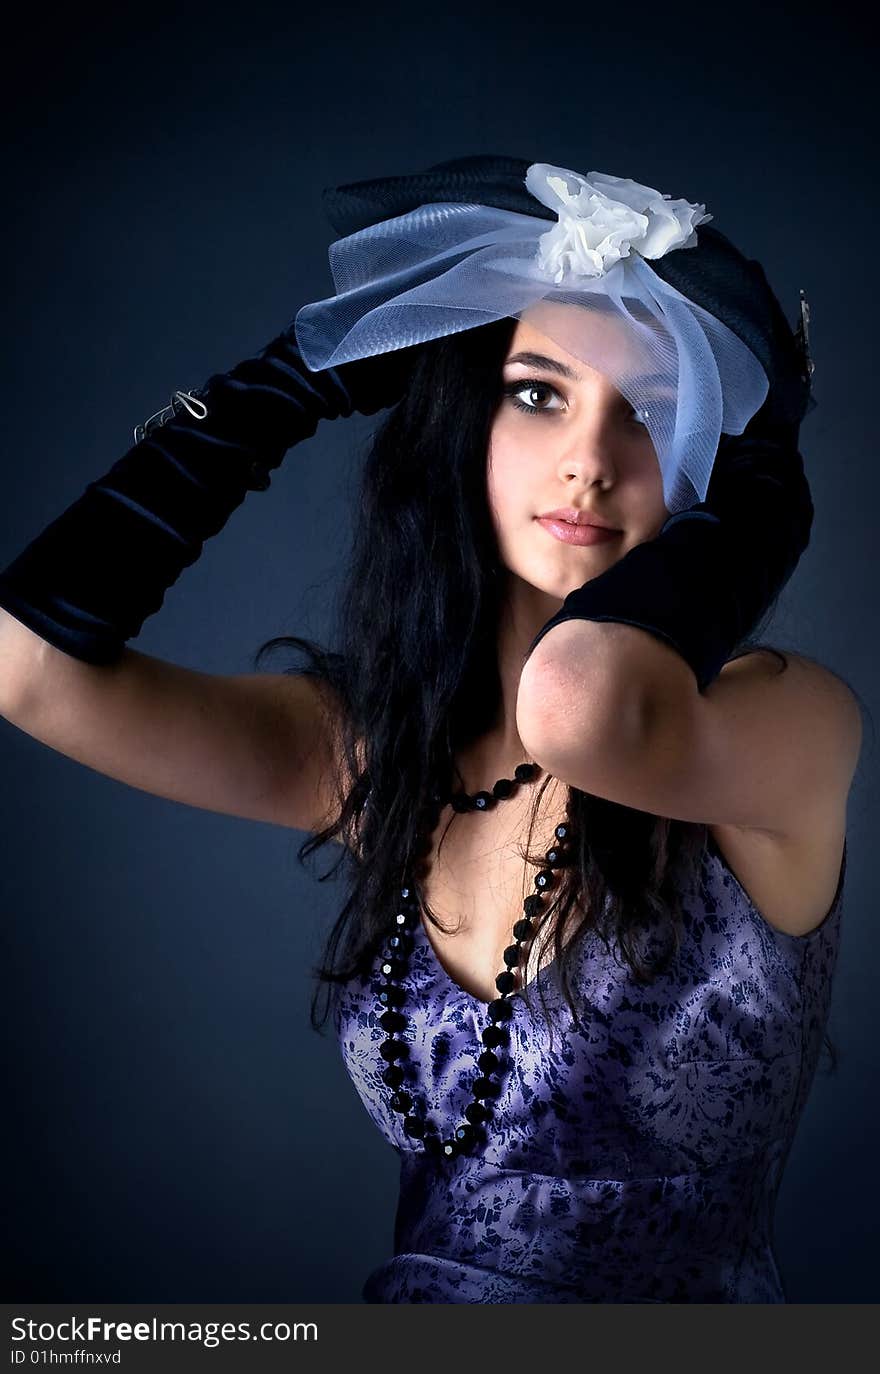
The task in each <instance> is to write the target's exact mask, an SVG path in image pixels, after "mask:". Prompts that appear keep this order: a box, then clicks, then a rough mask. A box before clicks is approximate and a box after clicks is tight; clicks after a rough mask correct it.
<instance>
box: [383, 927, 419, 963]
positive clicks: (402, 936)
mask: <svg viewBox="0 0 880 1374" xmlns="http://www.w3.org/2000/svg"><path fill="white" fill-rule="evenodd" d="M413 944H414V941H413V937H412V936H411V935H410V933H409V931H407V930H395V932H394V934H393V935H389V936H388V952H389V953H390V954H392V955H394V954H396V955H398V956H399V957H401V958H405V957H406V956H407V955H408V954H410V953H412V947H413Z"/></svg>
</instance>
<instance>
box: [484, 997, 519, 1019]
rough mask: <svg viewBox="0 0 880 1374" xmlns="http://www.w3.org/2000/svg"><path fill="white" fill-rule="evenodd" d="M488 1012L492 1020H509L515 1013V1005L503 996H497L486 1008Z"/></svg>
mask: <svg viewBox="0 0 880 1374" xmlns="http://www.w3.org/2000/svg"><path fill="white" fill-rule="evenodd" d="M486 1014H487V1016H488V1017H489V1020H490V1021H509V1020H510V1018H511V1016H512V1015H513V1006H512V1005H511V1003H510V1002H507V1001H505V999H504V998H503V997H496V998H495V1001H494V1002H490V1003H489V1005H488V1007H487V1008H486Z"/></svg>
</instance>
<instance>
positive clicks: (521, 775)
mask: <svg viewBox="0 0 880 1374" xmlns="http://www.w3.org/2000/svg"><path fill="white" fill-rule="evenodd" d="M537 771H538V765H537V764H536V763H519V764H517V766H516V768H514V770H513V776H514V777H515V778H516V780H517V782H531V780H532V778H533V777H534V776H535V774H536V773H537Z"/></svg>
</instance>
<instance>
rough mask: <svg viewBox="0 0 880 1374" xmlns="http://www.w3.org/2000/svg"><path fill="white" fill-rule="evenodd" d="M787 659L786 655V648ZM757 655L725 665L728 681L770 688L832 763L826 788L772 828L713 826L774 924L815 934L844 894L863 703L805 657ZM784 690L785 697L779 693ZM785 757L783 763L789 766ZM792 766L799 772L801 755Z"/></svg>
mask: <svg viewBox="0 0 880 1374" xmlns="http://www.w3.org/2000/svg"><path fill="white" fill-rule="evenodd" d="M779 653H780V654H782V653H783V651H781V650H780V651H779ZM784 658H785V661H786V666H783V663H782V662H781V661H780V658H778V657H777V655H776V654H775V653H771V652H769V651H768V650H763V649H762V650H757V651H754V652H752V653H749V654H747V655H744V656H743V657H741V658H739V659H735V660H732V661H731V662H730V663H728V664H726V665H725V668H724V669H723V673H722V675H721V676H722V677H724V678H726V679H727V681H728V682H733V681H735V682H736V683H737V684H738V685H742V686H743V687H745V686H746V684H749V685H750V686H751V685H753V686H754V688H755V689H756V690H757V691H759V692H760V690H761V688H762V687H763V686H764V685H765V684H766V686H767V688H768V689H770V684H771V682H775V683H776V684H777V685H776V686H774V687H773V688H772V689H771V690H772V691H773V693H774V695H775V697H776V705H775V706H774V707H773V709H774V711H775V710H779V708H780V706H782V707H783V708H784V710H785V712H786V714H789V713H790V714H789V723H790V725H791V727H792V729H793V732H794V734H795V735H796V736H799V737H800V739H801V740H802V747H803V749H804V750H809V751H810V752H811V753H812V754H813V757H814V758H819V759H821V760H824V769H823V772H822V773H821V783H822V785H819V786H816V787H815V788H814V789H812V792H811V795H810V796H809V797H807V798H805V797H803V796H801V797H800V798H799V799H798V802H797V805H793V806H792V807H791V809H790V810H789V812H788V813H787V814H785V815H781V816H779V817H778V822H777V824H775V825H774V827H773V828H772V829H771V828H769V827H750V826H745V825H729V824H722V823H716V824H713V825H710V827H709V829H710V832H711V834H712V837H713V839H714V841H715V844H716V846H717V847H718V849H719V850H720V852H721V854H722V857H723V859H724V861H725V863H726V864H727V866H728V868H730V869H731V870H732V872H733V874H734V876H735V877H736V878H737V880H738V881H739V883H740V886H741V887H742V888H743V889H744V890H745V892H746V894H747V895H748V896H749V898H750V899H751V901H752V903H753V904H754V906H755V907H756V908H757V909H758V911H759V912H760V913H761V915H762V916H763V917H764V919H765V920H766V921H767V922H768V924H769V925H771V926H773V927H774V928H775V929H777V930H780V931H782V932H783V933H784V934H787V935H791V936H795V937H800V936H805V935H808V934H809V933H810V932H812V931H813V930H815V929H816V928H817V927H818V926H819V925H821V924H822V922H823V921H824V919H825V917H826V916H827V914H828V913H829V911H830V909H831V906H832V903H833V901H834V899H835V897H836V895H837V892H838V888H839V884H840V881H841V876H842V867H843V860H844V851H845V845H846V831H847V803H848V798H849V793H850V790H851V787H852V781H853V777H854V775H855V771H856V768H857V765H858V759H859V755H860V751H861V742H862V717H861V709H860V706H859V702H858V699H857V697H856V696H855V693H854V692H853V691H852V689H851V688H850V687H849V685H848V684H847V683H846V682H845V681H844V680H843V679H842V678H841V677H839V676H838V675H837V674H836V673H834V672H832V671H831V670H830V669H829V668H827V667H825V666H824V665H823V664H821V663H817V662H816V661H815V660H814V659H811V658H810V657H808V656H807V655H805V654H800V653H793V652H792V651H790V650H785V651H784ZM719 680H720V679H719ZM783 682H785V687H784V689H783V688H782V687H781V684H782V683H783ZM780 692H781V693H782V695H781V696H779V693H780ZM785 757H786V756H785V755H784V754H781V755H779V756H778V759H777V763H779V762H783V764H784V761H785ZM790 757H791V766H792V768H793V769H796V768H797V762H796V758H795V757H794V756H790Z"/></svg>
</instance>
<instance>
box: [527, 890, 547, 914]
mask: <svg viewBox="0 0 880 1374" xmlns="http://www.w3.org/2000/svg"><path fill="white" fill-rule="evenodd" d="M543 910H544V903H543V902H542V901H541V897H540V894H539V893H537V892H533V893H532V894H531V895H530V896H528V897H526V899H525V901H524V902H523V911H524V912H525V914H526V915H527V916H540V914H541V912H542V911H543Z"/></svg>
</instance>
